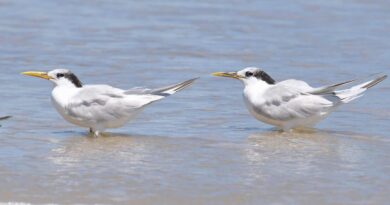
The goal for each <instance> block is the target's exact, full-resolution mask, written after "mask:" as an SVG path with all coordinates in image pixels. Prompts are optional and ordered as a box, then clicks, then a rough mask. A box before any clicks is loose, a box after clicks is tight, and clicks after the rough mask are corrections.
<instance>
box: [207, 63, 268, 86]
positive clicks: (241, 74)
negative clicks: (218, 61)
mask: <svg viewBox="0 0 390 205" xmlns="http://www.w3.org/2000/svg"><path fill="white" fill-rule="evenodd" d="M212 75H214V76H220V77H228V78H234V79H238V80H240V81H242V82H243V83H244V85H250V84H253V83H264V84H267V85H273V84H275V80H274V79H272V78H271V76H269V75H268V74H267V73H266V72H264V71H263V70H261V69H260V68H256V67H247V68H244V69H243V70H240V71H237V72H216V73H213V74H212Z"/></svg>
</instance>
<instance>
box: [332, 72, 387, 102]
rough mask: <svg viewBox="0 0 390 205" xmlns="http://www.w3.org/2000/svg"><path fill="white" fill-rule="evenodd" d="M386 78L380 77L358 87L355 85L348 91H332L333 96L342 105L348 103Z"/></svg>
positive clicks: (384, 76)
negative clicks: (337, 98)
mask: <svg viewBox="0 0 390 205" xmlns="http://www.w3.org/2000/svg"><path fill="white" fill-rule="evenodd" d="M386 78H387V75H382V76H380V77H378V78H376V79H374V80H370V81H368V82H365V83H361V84H359V85H355V86H353V87H351V88H349V89H345V90H338V91H334V94H335V95H336V96H337V97H339V98H340V99H341V101H342V102H343V103H348V102H350V101H352V100H354V99H356V98H359V97H361V96H362V95H363V93H364V91H366V90H367V89H369V88H371V87H373V86H375V85H376V84H378V83H380V82H382V81H383V80H384V79H386Z"/></svg>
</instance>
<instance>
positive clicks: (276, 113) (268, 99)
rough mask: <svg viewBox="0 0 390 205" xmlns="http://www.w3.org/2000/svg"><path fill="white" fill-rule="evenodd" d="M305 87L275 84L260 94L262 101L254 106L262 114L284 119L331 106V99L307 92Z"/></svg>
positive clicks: (314, 112) (302, 116)
mask: <svg viewBox="0 0 390 205" xmlns="http://www.w3.org/2000/svg"><path fill="white" fill-rule="evenodd" d="M306 88H307V87H306ZM306 88H305V89H303V87H302V85H301V86H296V87H293V86H291V84H290V86H286V85H283V84H281V85H276V86H274V87H271V88H270V89H268V90H267V91H266V92H265V93H264V94H263V95H262V97H263V98H264V99H263V103H261V105H257V106H256V107H257V108H258V109H260V110H259V111H260V112H262V114H263V115H266V116H268V117H271V118H274V119H277V120H283V121H284V120H290V119H295V118H306V117H310V116H313V115H317V114H321V113H323V112H324V111H327V110H328V109H329V108H330V107H332V106H333V103H332V102H331V101H329V100H327V99H325V98H323V97H321V96H316V95H312V94H310V93H307V92H306ZM302 89H303V90H302Z"/></svg>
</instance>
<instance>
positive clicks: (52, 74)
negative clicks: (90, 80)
mask: <svg viewBox="0 0 390 205" xmlns="http://www.w3.org/2000/svg"><path fill="white" fill-rule="evenodd" d="M22 74H24V75H29V76H33V77H38V78H43V79H46V80H50V81H51V82H53V83H54V85H55V86H69V87H76V88H81V87H83V84H82V83H81V82H80V80H79V79H78V78H77V76H76V75H75V74H73V73H72V72H71V71H70V70H67V69H55V70H52V71H49V72H38V71H27V72H23V73H22Z"/></svg>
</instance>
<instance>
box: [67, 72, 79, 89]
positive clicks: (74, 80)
mask: <svg viewBox="0 0 390 205" xmlns="http://www.w3.org/2000/svg"><path fill="white" fill-rule="evenodd" d="M64 77H65V78H67V79H69V80H70V82H72V83H73V85H75V86H76V87H78V88H81V87H83V84H82V83H81V81H80V80H79V79H78V78H77V76H76V75H75V74H73V73H66V74H65V76H64Z"/></svg>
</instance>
